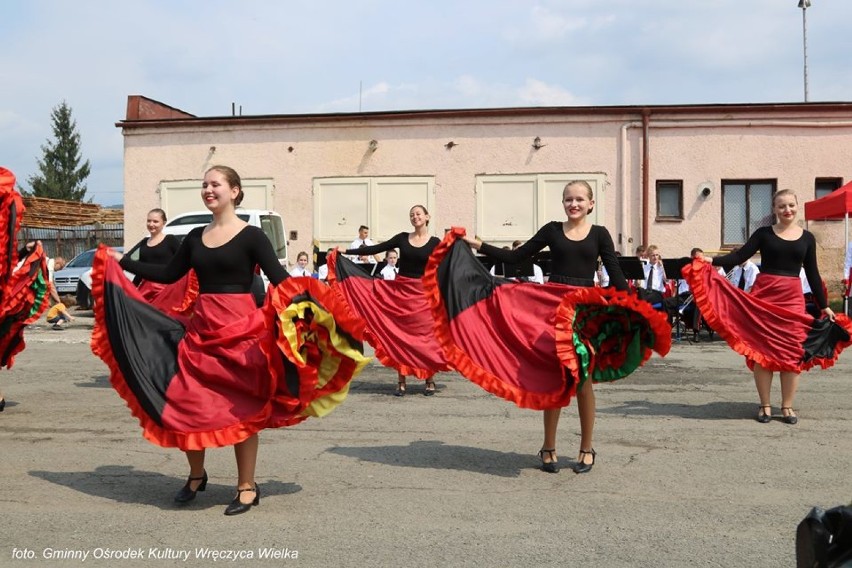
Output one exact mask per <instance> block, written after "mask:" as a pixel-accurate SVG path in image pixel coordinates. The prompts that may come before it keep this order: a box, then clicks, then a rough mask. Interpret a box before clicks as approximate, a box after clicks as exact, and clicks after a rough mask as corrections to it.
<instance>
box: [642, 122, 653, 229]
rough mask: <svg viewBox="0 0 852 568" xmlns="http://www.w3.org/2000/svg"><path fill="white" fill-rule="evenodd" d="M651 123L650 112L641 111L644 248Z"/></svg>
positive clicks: (647, 221)
mask: <svg viewBox="0 0 852 568" xmlns="http://www.w3.org/2000/svg"><path fill="white" fill-rule="evenodd" d="M650 123H651V111H650V110H648V109H647V108H643V109H642V242H641V243H640V244H643V245H645V246H648V245H649V244H650V243H649V242H648V239H649V232H650V227H649V226H648V225H649V224H650V220H649V217H648V216H649V211H648V198H649V196H650V194H651V188H650V187H649V186H650V184H651V172H650V171H649V167H648V166H649V162H650V160H651V152H650V149H649V144H648V138H649V131H650V126H649V125H650Z"/></svg>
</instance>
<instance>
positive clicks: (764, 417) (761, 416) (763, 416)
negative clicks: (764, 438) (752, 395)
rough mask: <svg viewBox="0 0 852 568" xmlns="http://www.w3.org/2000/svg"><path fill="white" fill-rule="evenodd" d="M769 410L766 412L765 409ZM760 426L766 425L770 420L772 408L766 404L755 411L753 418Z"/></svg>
mask: <svg viewBox="0 0 852 568" xmlns="http://www.w3.org/2000/svg"><path fill="white" fill-rule="evenodd" d="M767 408H768V409H769V412H766V409H767ZM755 420H757V421H758V422H760V423H761V424H766V423H767V422H769V421H770V420H772V406H770V405H768V404H761V405H760V407H759V408H758V410H757V418H755Z"/></svg>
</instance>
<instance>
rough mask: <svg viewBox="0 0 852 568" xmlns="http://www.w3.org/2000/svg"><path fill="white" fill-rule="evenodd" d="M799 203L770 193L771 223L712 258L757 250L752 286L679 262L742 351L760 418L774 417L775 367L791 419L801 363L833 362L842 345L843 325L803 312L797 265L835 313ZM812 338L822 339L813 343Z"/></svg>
mask: <svg viewBox="0 0 852 568" xmlns="http://www.w3.org/2000/svg"><path fill="white" fill-rule="evenodd" d="M797 209H798V200H797V199H796V195H795V194H794V193H793V192H792V191H791V190H789V189H785V190H781V191H778V192H777V193H775V195H773V197H772V211H773V213H774V214H775V216H776V218H777V220H778V221H777V223H776V224H775V225H773V226H771V227H761V228H759V229H757V230H756V231H755V232H754V233H753V234H752V235H751V236H750V237H749V239H748V241H747V242H746V243H745V244H744V245H743V246H742V247H741V248H740V249H739V250H738V251H736V252H732V253H730V254H727V255H724V256H719V257H716V258H714V259H712V264H713V265H715V266H731V265H738V264H742V263H743V262H745V261H746V260H748V259H749V258H751V257H752V256H753V255H754V254H755V253H757V252H760V258H761V265H760V274H758V276H757V279H756V280H755V284H754V286H753V287H752V289H751V292H750V294H744V293H740V292H741V291H740V290H736V289H735V287H732V286H727V285H723V286H719V285H718V284H717V282H719V281H721V277H718V275H716V273H715V270H710V269H709V266H707V265H706V264H704V263H702V262H698V263H697V264H696V263H693V265H692V266H688V267H686V268H685V269H684V274H685V275H686V276H687V279H688V280H689V284H690V287H691V288H692V289H693V292H694V294H695V299H696V303H697V305H698V307H699V309H700V310H701V313H702V315H703V316H704V317H705V319H707V321H708V323H709V324H710V326H711V327H712V328H713V329H714V330H717V331H718V332H719V333H720V335H722V337H724V338H725V339H726V340H727V341H728V343H729V344H730V345H731V347H732V348H734V349H735V350H736V351H737V352H739V353H742V354H743V355H745V357H746V359H747V362H748V365H749V367H750V368H751V369H752V371H753V373H754V382H755V386H756V387H757V393H758V396H759V398H760V407H759V408H758V413H757V417H756V420H757V421H758V422H761V423H766V422H769V421H770V420H771V419H772V406H771V402H770V391H771V387H772V375H773V373H774V372H775V371H778V372H779V375H780V377H781V412H782V419H783V420H784V422H786V423H787V424H796V423H797V422H798V417H797V416H796V412H795V410H793V401H794V399H795V396H796V389H797V388H798V384H799V376H800V373H801V371H803V370H806V369H808V368H810V367H812V366H814V365H816V364H819V365H821V366H823V367H826V366H829V365H831V364H833V362H834V359H835V358H836V357H837V355H838V354H839V352H840V350H841V349H842V346H843V340H842V337H840V336H842V335H844V333H845V332H844V331H843V329H840V328H839V327H838V326H835V325H833V324H830V325H824V323H820V322H819V320H814V319H813V318H812V317H811V316H808V315H807V313H806V312H805V302H804V297H803V295H802V287H801V281H800V279H799V272H800V271H801V269H802V267H804V269H805V274H806V275H807V279H808V283H809V284H810V286H811V290H812V291H813V294H814V298H815V299H816V302H817V304H818V306H819V308H820V309H821V311H822V313H823V314H824V315H825V316H826V317H827V319H828V321H830V322H834V320H835V314H834V312H833V311H832V310H831V308H829V307H828V303H827V301H826V297H825V292H824V289H823V285H822V279H821V278H820V275H819V269H818V268H817V257H816V240H815V239H814V236H813V234H811V233H809V232H808V231H805V230H803V229H802V228H801V227H799V225H798V224H797V223H796V222H795V220H796V212H797ZM705 260H709V259H705ZM838 323H840V324H841V325H842V326H843V327H847V328H848V329H852V328H850V327H849V326H848V320H847V319H846V318H845V316H844V317H840V316H838ZM824 332H825V333H827V334H829V335H831V334H837V335H836V336H835V338H834V339H832V341H831V343H830V344H829V343H825V342H821V341H816V339H817V338H819V337H820V336H823V337H825V336H824V335H823V333H824ZM846 335H847V337H846V340H848V334H846ZM838 338H839V339H840V341H838ZM817 344H821V345H822V347H821V348H815V347H813V346H814V345H817ZM846 344H848V341H846ZM826 346H828V347H826Z"/></svg>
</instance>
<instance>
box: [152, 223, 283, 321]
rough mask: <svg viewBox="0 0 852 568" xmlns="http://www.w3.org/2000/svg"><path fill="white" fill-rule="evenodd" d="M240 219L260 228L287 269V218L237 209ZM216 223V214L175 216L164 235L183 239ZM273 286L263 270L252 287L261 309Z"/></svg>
mask: <svg viewBox="0 0 852 568" xmlns="http://www.w3.org/2000/svg"><path fill="white" fill-rule="evenodd" d="M237 217H239V218H240V219H242V220H243V221H245V222H246V223H248V224H249V225H252V226H254V227H258V228H260V229H261V230H262V231H263V233H264V234H265V235H266V237H267V238H268V239H269V242H270V243H272V248H273V249H274V250H275V254H276V256H277V257H278V262H279V263H281V266H283V267H284V268H285V269H286V268H287V244H288V243H287V233H286V232H285V230H284V219H283V218H282V217H281V215H279V214H278V213H276V212H275V211H268V210H265V209H237ZM212 220H213V214H212V213H210V212H209V211H192V212H189V213H182V214H180V215H175V216H174V217H173V218H172V219H170V220H169V222H168V223H166V226H165V227H163V232H164V233H165V234H167V235H175V236H176V237H178V238H179V239H183V237H184V236H186V235H187V234H188V233H189V232H190V231H191V230H193V229H194V228H196V227H203V226H204V225H207V224H208V223H210V222H211V221H212ZM268 286H269V279H268V278H267V277H266V275H265V274H264V273H263V272H262V271H261V273H260V275H259V276H257V277H255V281H254V283H253V284H252V294H254V299H255V302H256V303H257V305H258V306H261V305H263V301H264V298H265V297H266V288H267V287H268Z"/></svg>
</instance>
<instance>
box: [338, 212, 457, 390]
mask: <svg viewBox="0 0 852 568" xmlns="http://www.w3.org/2000/svg"><path fill="white" fill-rule="evenodd" d="M408 218H409V221H410V222H411V226H412V227H413V229H414V230H413V231H411V232H410V233H399V234H397V235H394V236H393V237H392V238H391V239H389V240H387V241H385V242H383V243H380V244H378V245H372V246H367V247H360V248H358V249H350V250H347V251H345V253H344V254H347V255H350V254H359V255H373V254H378V253H380V252H386V251H390V250H393V249H398V250H399V260H398V263H397V268H398V269H399V271H398V275H397V278H396V279H394V280H388V281H385V280H380V279H365V278H363V277H361V278H347V277H346V276H347V275H346V274H345V261H340V260H339V257H338V260H337V262H336V263H335V268H336V271H337V274H334V275H329V276H333V277H334V278H333V280H334V283H333V285H334V286H335V287H337V288H338V289H340V290H341V291H342V292H343V294H344V296H345V297H346V300H347V302H348V303H349V304H350V305H351V307H352V309H353V311H355V313H356V314H358V315H359V316H360V317H362V318H363V319H364V320H365V323H366V326H367V339H368V341H370V343H371V344H372V345H373V347H374V348H375V349H376V357H378V359H379V360H380V361H381V362H382V363H383V364H385V365H387V366H390V367H393V368H395V369H396V370H397V372H398V377H397V391H396V396H403V395H405V392H406V382H405V377H406V375H414V376H416V377H417V378H420V379H425V380H426V385H425V389H424V392H423V394H425V395H427V396H430V395H433V394H434V393H435V382H434V380H433V379H432V376H433V375H434V374H435V373H436V372H438V371H444V370H447V369H448V367H447V364H446V361H445V360H444V358H443V355H442V352H441V348H440V346H439V345H438V343H437V341H436V339H435V337H434V333H433V321H432V315H431V312H430V310H429V306H428V304H427V302H426V299H425V297H424V296H423V285H422V283H421V281H420V279H421V277H422V276H423V271H424V270H425V268H426V263H427V261H428V260H429V255H431V254H432V251H433V250H434V249H435V247H436V246H437V245H438V243H440V240H438V238H437V237H433V236H431V235H429V230H428V227H429V219H430V216H429V212H428V211H427V210H426V208H425V207H424V206H422V205H415V206H414V207H412V208H411V209H410V211H409V213H408ZM356 276H357V274H356ZM330 280H332V279H331V278H330Z"/></svg>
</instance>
